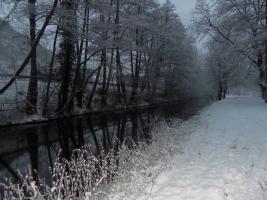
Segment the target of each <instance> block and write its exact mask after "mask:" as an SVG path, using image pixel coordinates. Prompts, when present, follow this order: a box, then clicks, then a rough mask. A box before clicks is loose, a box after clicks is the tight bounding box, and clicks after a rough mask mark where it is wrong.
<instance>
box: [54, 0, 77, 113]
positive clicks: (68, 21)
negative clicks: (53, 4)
mask: <svg viewBox="0 0 267 200" xmlns="http://www.w3.org/2000/svg"><path fill="white" fill-rule="evenodd" d="M62 6H63V7H64V8H65V9H66V12H65V13H64V14H65V15H64V16H63V18H62V37H63V41H62V46H61V49H62V63H61V64H62V66H61V87H60V94H59V102H58V111H59V112H60V113H61V112H63V111H64V110H65V108H66V106H67V103H68V100H69V96H70V94H69V93H70V91H69V90H70V82H71V70H72V65H73V59H74V45H73V43H74V42H75V40H74V38H75V36H74V32H75V30H73V28H74V26H75V24H74V21H75V14H74V13H75V12H74V2H73V0H65V1H64V2H62Z"/></svg>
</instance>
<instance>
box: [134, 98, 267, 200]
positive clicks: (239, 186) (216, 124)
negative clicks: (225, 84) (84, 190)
mask: <svg viewBox="0 0 267 200" xmlns="http://www.w3.org/2000/svg"><path fill="white" fill-rule="evenodd" d="M190 127H191V128H190ZM188 128H189V129H188ZM178 133H179V134H178ZM177 134H178V135H179V136H178V137H177V138H176V139H179V141H180V142H179V144H180V150H179V151H177V152H176V155H175V156H174V166H173V168H172V169H171V170H168V171H166V172H164V173H162V174H161V175H160V176H159V177H158V179H157V180H156V182H155V184H153V185H151V186H152V189H151V187H149V188H148V190H147V191H148V194H147V195H145V196H141V197H140V198H139V199H153V200H161V199H164V200H165V199H168V200H171V199H175V200H223V199H227V200H265V199H267V192H266V191H267V157H266V153H267V105H266V104H265V103H264V102H263V101H262V100H261V99H260V98H258V97H240V98H228V99H226V100H225V101H222V102H218V103H215V104H213V105H212V106H210V107H208V108H206V109H205V110H204V111H203V112H202V113H201V114H200V116H199V117H196V118H195V119H193V120H191V121H190V122H186V123H184V124H183V125H182V126H181V127H177ZM181 134H183V136H181Z"/></svg>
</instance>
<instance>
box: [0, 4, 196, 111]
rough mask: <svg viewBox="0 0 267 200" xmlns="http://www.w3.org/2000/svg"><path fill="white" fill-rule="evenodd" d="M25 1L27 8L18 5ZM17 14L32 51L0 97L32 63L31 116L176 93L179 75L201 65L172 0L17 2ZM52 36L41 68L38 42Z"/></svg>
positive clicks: (27, 96)
mask: <svg viewBox="0 0 267 200" xmlns="http://www.w3.org/2000/svg"><path fill="white" fill-rule="evenodd" d="M20 3H21V4H22V5H24V7H25V8H26V10H27V12H26V13H23V12H21V10H19V9H16V8H17V7H19V6H18V5H17V4H20ZM22 7H23V6H22ZM14 13H16V15H17V16H19V17H20V16H23V15H24V17H25V16H26V17H27V20H28V22H27V23H28V30H27V31H28V36H29V41H30V47H31V48H30V49H29V53H28V55H27V56H26V58H25V60H24V61H23V63H22V64H21V65H20V66H19V67H18V69H17V71H16V72H15V75H14V76H13V77H12V78H11V79H10V80H8V81H7V83H6V84H4V85H3V86H1V88H0V98H1V95H3V94H4V93H5V92H7V91H8V90H10V88H11V86H12V84H14V82H15V81H16V79H17V78H18V76H19V75H20V74H21V73H22V72H23V70H25V68H27V67H29V68H30V78H29V81H28V89H27V93H26V94H25V111H26V113H27V114H29V115H31V114H36V113H42V114H44V115H46V114H48V113H50V114H51V112H52V113H56V114H62V113H66V112H67V113H69V112H73V111H77V110H90V109H92V107H95V106H96V104H97V105H98V106H99V107H104V106H106V105H110V104H112V105H129V104H137V103H140V102H142V101H153V100H156V99H165V100H168V99H171V98H178V97H181V96H182V94H183V90H184V89H183V88H182V87H183V86H182V85H183V84H182V83H181V82H182V81H181V79H187V78H186V76H187V75H186V73H187V70H188V69H187V68H190V67H192V66H193V65H195V62H196V59H195V58H194V56H195V55H196V50H195V48H194V45H193V44H192V41H191V40H190V38H189V37H188V35H187V33H186V29H185V27H184V26H183V24H182V23H181V20H180V18H179V16H178V14H177V13H176V11H175V9H174V6H173V5H172V4H171V3H170V1H169V0H167V1H166V2H165V3H164V4H162V5H161V4H158V3H157V1H155V0H138V1H136V0H60V1H59V0H54V1H51V0H47V1H39V0H27V1H18V2H17V1H14V8H13V9H12V10H11V11H10V13H8V17H10V15H12V14H14ZM18 13H19V14H18ZM14 15H15V14H14ZM48 33H49V34H50V35H49V36H50V39H49V43H50V44H51V45H50V46H51V48H50V50H51V55H50V57H49V59H50V61H49V63H47V64H46V65H45V67H43V68H42V69H41V67H40V66H39V65H38V62H37V59H38V52H37V47H38V45H40V44H42V41H43V40H44V39H45V36H46V35H48ZM51 38H52V39H51ZM40 76H43V77H45V79H44V78H42V80H40V78H38V77H40Z"/></svg>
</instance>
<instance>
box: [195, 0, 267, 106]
mask: <svg viewBox="0 0 267 200" xmlns="http://www.w3.org/2000/svg"><path fill="white" fill-rule="evenodd" d="M194 21H195V23H194V25H195V27H194V28H195V31H196V32H197V33H198V34H200V35H202V36H208V37H209V40H208V42H207V45H208V49H209V50H208V56H207V64H208V65H209V66H210V68H211V69H212V71H213V76H214V77H215V79H216V80H215V81H216V84H217V91H218V99H223V98H224V96H225V93H226V91H227V90H228V85H229V82H230V81H231V80H233V79H235V78H237V77H238V75H240V74H244V73H250V71H251V70H254V69H255V70H256V71H257V72H258V74H259V75H258V76H259V81H258V85H259V87H260V89H261V94H262V97H263V99H264V100H265V101H266V102H267V90H266V85H267V37H266V30H267V1H266V0H224V1H220V0H211V1H206V0H198V1H197V5H196V11H195V20H194Z"/></svg>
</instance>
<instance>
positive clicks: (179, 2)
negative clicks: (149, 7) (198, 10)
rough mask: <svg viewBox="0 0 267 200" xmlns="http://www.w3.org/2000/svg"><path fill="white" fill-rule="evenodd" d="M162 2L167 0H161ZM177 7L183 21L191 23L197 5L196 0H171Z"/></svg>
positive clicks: (186, 23)
mask: <svg viewBox="0 0 267 200" xmlns="http://www.w3.org/2000/svg"><path fill="white" fill-rule="evenodd" d="M159 1H160V2H165V0H159ZM171 2H172V3H173V4H175V6H176V8H177V12H178V14H179V16H180V17H181V20H182V22H183V23H184V24H185V25H188V24H190V22H191V19H192V12H193V10H194V8H195V5H196V0H171Z"/></svg>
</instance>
